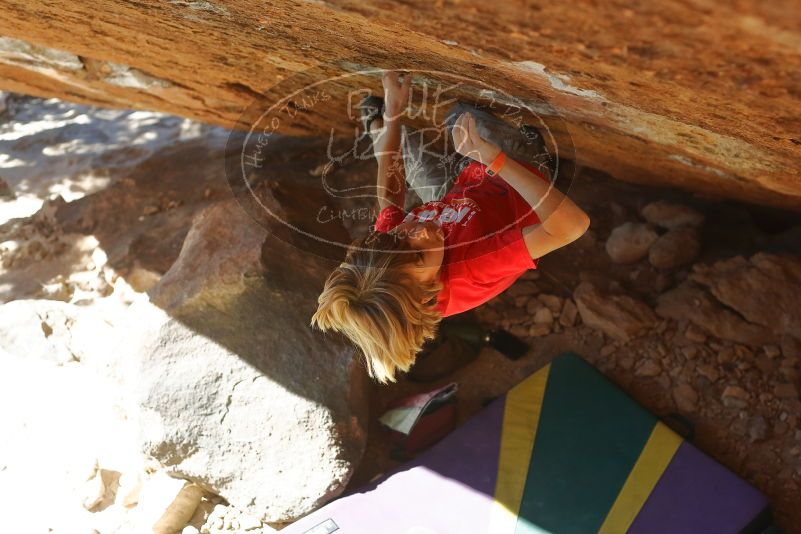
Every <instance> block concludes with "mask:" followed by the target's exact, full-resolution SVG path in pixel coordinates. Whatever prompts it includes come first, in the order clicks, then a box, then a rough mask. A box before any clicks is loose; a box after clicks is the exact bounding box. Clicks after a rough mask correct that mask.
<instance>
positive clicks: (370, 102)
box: [359, 96, 384, 134]
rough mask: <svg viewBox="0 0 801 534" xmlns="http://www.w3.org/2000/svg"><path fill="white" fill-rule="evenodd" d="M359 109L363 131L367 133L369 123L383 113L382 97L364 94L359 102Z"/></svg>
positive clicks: (368, 131)
mask: <svg viewBox="0 0 801 534" xmlns="http://www.w3.org/2000/svg"><path fill="white" fill-rule="evenodd" d="M359 111H360V112H361V116H360V119H361V121H362V126H364V132H365V133H366V134H369V133H370V125H371V124H372V123H373V121H374V120H375V119H378V118H381V116H382V115H383V114H384V99H383V98H381V97H380V96H366V97H364V98H363V99H362V101H361V102H359Z"/></svg>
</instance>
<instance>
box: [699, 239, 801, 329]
mask: <svg viewBox="0 0 801 534" xmlns="http://www.w3.org/2000/svg"><path fill="white" fill-rule="evenodd" d="M690 278H691V279H692V280H694V281H696V282H698V283H700V284H703V285H704V286H706V287H707V288H709V291H710V292H711V293H712V294H713V295H714V296H715V298H717V299H718V300H719V301H720V302H722V303H723V304H725V305H726V306H729V307H730V308H732V309H734V310H736V311H737V312H738V313H739V314H740V315H742V316H743V317H744V318H745V319H746V320H748V321H749V322H751V323H754V324H757V325H761V326H763V327H765V328H767V329H769V330H770V331H772V332H773V333H774V334H777V335H781V334H785V333H786V334H790V335H792V336H795V337H796V338H799V339H801V257H799V256H793V255H790V254H783V255H779V254H768V253H765V252H760V253H757V254H754V255H753V256H751V258H750V259H745V258H743V257H742V256H735V257H733V258H729V259H727V260H723V261H718V262H715V263H713V264H712V265H706V264H699V265H695V266H694V267H693V272H692V273H691V274H690Z"/></svg>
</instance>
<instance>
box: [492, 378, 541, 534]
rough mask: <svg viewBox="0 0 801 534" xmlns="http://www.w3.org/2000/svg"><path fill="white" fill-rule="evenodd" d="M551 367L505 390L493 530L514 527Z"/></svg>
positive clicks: (503, 533)
mask: <svg viewBox="0 0 801 534" xmlns="http://www.w3.org/2000/svg"><path fill="white" fill-rule="evenodd" d="M550 369H551V365H550V364H548V365H547V366H545V367H543V368H542V369H540V370H539V371H537V372H536V373H534V374H533V375H531V376H530V377H528V378H527V379H526V380H524V381H523V382H521V383H520V384H518V385H517V386H515V387H514V388H512V390H511V391H509V393H507V394H506V404H505V407H504V413H503V430H502V432H501V447H500V454H499V457H498V478H497V480H496V482H495V500H494V502H493V503H492V511H491V514H492V516H491V518H490V532H491V533H492V534H513V533H514V531H515V527H516V525H517V515H518V513H519V512H520V503H521V502H522V501H523V490H524V489H525V486H526V477H527V476H528V467H529V463H530V462H531V454H532V451H533V448H534V438H535V437H536V435H537V426H538V424H539V420H540V412H541V411H542V400H543V397H544V396H545V386H546V384H547V383H548V372H549V371H550Z"/></svg>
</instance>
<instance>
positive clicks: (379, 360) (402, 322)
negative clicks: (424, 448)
mask: <svg viewBox="0 0 801 534" xmlns="http://www.w3.org/2000/svg"><path fill="white" fill-rule="evenodd" d="M415 252H416V251H414V250H413V249H412V248H411V247H410V246H409V245H408V243H407V242H406V241H405V240H404V239H401V238H399V237H397V236H395V235H393V234H388V233H384V232H373V233H372V234H370V235H368V236H366V237H364V238H361V239H357V240H356V241H354V242H353V243H352V244H351V246H350V248H349V250H348V253H347V255H346V257H345V261H344V262H343V263H342V264H341V265H340V266H339V267H337V268H336V269H335V270H334V272H332V273H331V275H330V276H329V277H328V279H327V280H326V282H325V287H324V288H323V292H322V293H321V294H320V297H319V298H318V299H317V303H318V307H317V311H316V312H315V314H314V316H312V319H311V323H312V325H315V326H317V327H318V328H320V329H321V330H323V331H328V330H335V331H337V332H341V333H342V334H344V335H345V336H347V337H348V338H349V339H350V340H351V341H352V342H353V343H354V344H355V345H357V346H358V347H359V348H360V349H361V350H362V352H363V353H364V356H365V360H366V363H367V372H368V373H369V375H370V376H372V377H373V378H375V379H376V380H378V382H380V383H382V384H385V383H387V382H394V381H395V373H396V372H398V371H408V370H409V368H410V367H411V366H412V364H413V363H414V360H415V357H416V355H417V353H418V352H420V349H421V348H422V347H423V344H424V343H425V341H426V340H428V339H433V338H434V336H435V335H436V331H437V325H438V324H439V322H440V320H441V319H442V315H441V314H440V313H439V311H437V310H436V308H435V306H436V296H437V294H438V293H439V291H440V290H441V289H442V285H441V283H440V282H439V281H438V280H435V281H434V282H431V283H430V284H420V283H419V282H418V281H417V280H415V279H414V278H412V276H411V275H410V274H409V273H408V272H407V269H406V266H407V265H409V264H413V263H414V261H415V258H416V257H417V256H416V254H415Z"/></svg>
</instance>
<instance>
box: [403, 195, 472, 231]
mask: <svg viewBox="0 0 801 534" xmlns="http://www.w3.org/2000/svg"><path fill="white" fill-rule="evenodd" d="M425 206H426V207H425V209H422V210H419V211H411V212H409V213H407V214H406V217H405V218H404V219H403V222H405V223H406V222H409V221H413V220H415V219H416V220H418V221H420V222H427V221H435V222H436V223H437V224H439V225H440V226H443V225H446V224H460V225H461V226H467V223H469V222H470V220H471V219H472V218H473V217H474V216H475V215H476V213H479V212H480V211H481V208H480V207H479V205H478V204H477V203H476V201H475V200H473V199H472V198H454V199H449V200H448V203H447V204H446V203H445V202H440V201H435V202H429V203H428V204H426V205H425Z"/></svg>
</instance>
